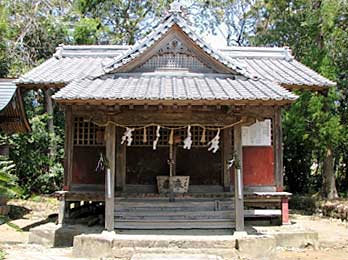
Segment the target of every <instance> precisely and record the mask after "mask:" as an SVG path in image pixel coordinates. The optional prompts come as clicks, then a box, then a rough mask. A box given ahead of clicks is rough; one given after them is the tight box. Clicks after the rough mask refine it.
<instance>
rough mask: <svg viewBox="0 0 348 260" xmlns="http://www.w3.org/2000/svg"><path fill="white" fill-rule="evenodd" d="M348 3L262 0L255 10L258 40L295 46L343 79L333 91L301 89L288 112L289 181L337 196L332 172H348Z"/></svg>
mask: <svg viewBox="0 0 348 260" xmlns="http://www.w3.org/2000/svg"><path fill="white" fill-rule="evenodd" d="M347 7H348V3H347V2H345V1H340V0H334V1H326V0H322V1H321V0H299V1H297V0H296V1H291V0H280V1H275V0H269V1H258V2H257V4H256V6H255V9H254V12H253V14H252V15H254V16H256V18H257V19H256V24H255V33H254V35H251V36H250V42H251V43H252V44H255V45H268V46H290V48H291V49H292V50H293V54H294V56H295V57H296V59H298V60H300V61H301V62H303V63H304V64H306V65H308V66H310V67H311V68H313V69H314V70H316V71H318V72H320V73H322V74H323V75H324V76H326V77H328V78H330V79H332V80H336V81H337V82H338V85H337V88H331V89H330V90H329V91H328V93H327V94H325V93H324V94H323V93H316V92H312V93H308V92H305V93H300V95H301V98H300V99H299V100H298V101H297V102H296V104H295V105H293V106H291V108H289V109H288V110H286V111H285V113H284V133H285V136H284V141H285V149H286V150H285V171H286V180H287V184H288V185H289V187H290V189H291V190H292V191H294V192H304V191H305V192H308V191H309V190H310V189H311V188H312V189H314V190H318V189H319V186H322V187H323V189H322V194H323V195H324V196H328V197H335V187H334V186H333V184H332V181H331V180H332V177H335V176H336V177H339V176H341V175H344V174H347V171H346V172H343V171H342V170H340V168H341V167H342V166H343V165H347V161H346V160H347V159H346V158H347V153H346V151H344V149H343V150H342V149H341V147H342V144H344V143H345V142H346V141H347V139H346V138H347V133H346V130H345V128H344V123H346V117H347V115H346V113H344V112H346V109H347V108H346V106H347V96H346V95H345V94H344V93H346V91H347V90H346V89H347V80H346V73H347V68H348V67H347V64H344V61H343V59H344V58H343V59H342V58H341V55H342V54H343V53H347V50H348V45H344V41H347V32H346V30H345V29H346V26H347V23H346V21H347V20H346V19H347ZM338 63H339V65H338ZM337 65H338V66H337ZM342 112H343V113H342ZM343 146H344V147H346V145H343ZM345 149H346V148H345ZM318 175H319V176H320V175H321V176H322V180H318V178H317V177H318ZM330 178H331V180H329V179H330ZM313 182H314V183H313ZM329 186H330V187H329ZM342 188H345V189H347V186H345V187H342Z"/></svg>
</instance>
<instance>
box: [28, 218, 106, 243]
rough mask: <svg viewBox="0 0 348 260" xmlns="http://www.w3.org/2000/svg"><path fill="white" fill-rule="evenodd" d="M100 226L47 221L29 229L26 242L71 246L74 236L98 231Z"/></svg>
mask: <svg viewBox="0 0 348 260" xmlns="http://www.w3.org/2000/svg"><path fill="white" fill-rule="evenodd" d="M101 230H102V228H89V227H86V226H83V225H64V226H61V225H56V224H54V223H47V224H44V225H41V226H37V227H34V228H31V229H30V230H29V238H28V242H29V243H33V244H40V245H45V246H48V247H67V246H72V245H73V241H74V237H75V236H77V235H80V234H82V233H100V232H101Z"/></svg>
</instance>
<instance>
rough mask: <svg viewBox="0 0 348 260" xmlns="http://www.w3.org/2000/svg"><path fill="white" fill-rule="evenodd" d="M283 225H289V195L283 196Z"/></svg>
mask: <svg viewBox="0 0 348 260" xmlns="http://www.w3.org/2000/svg"><path fill="white" fill-rule="evenodd" d="M281 204H282V205H281V207H282V225H289V224H291V222H290V221H289V199H288V198H287V197H283V198H282V202H281Z"/></svg>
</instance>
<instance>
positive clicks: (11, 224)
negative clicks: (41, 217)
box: [6, 222, 23, 232]
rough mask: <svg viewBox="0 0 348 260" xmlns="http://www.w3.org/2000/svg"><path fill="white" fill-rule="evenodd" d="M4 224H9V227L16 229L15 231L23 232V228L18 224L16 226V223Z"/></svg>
mask: <svg viewBox="0 0 348 260" xmlns="http://www.w3.org/2000/svg"><path fill="white" fill-rule="evenodd" d="M6 224H7V226H9V227H10V228H13V229H14V230H16V231H17V232H23V229H21V228H20V227H19V226H17V225H16V224H14V223H11V222H7V223H6Z"/></svg>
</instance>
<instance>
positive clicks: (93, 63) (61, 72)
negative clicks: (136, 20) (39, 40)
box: [16, 45, 335, 89]
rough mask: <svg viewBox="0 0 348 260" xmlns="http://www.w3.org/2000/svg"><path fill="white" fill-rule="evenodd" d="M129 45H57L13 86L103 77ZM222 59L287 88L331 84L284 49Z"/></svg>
mask: <svg viewBox="0 0 348 260" xmlns="http://www.w3.org/2000/svg"><path fill="white" fill-rule="evenodd" d="M129 48H130V47H129V46H120V45H85V46H71V45H61V46H59V47H58V48H57V52H56V54H55V56H54V57H52V58H50V59H49V60H47V61H45V62H44V63H42V64H41V65H39V66H38V67H36V68H34V69H33V70H31V71H29V72H28V73H26V74H25V75H23V76H21V77H20V78H19V79H18V80H17V81H16V83H17V84H20V85H21V86H25V85H29V86H33V85H57V87H63V86H64V85H66V84H68V83H70V82H72V81H73V80H79V79H82V78H85V77H97V76H100V75H102V74H104V73H105V72H104V68H105V66H107V65H109V66H110V64H112V62H114V61H115V58H117V57H121V55H122V53H123V52H125V51H126V50H128V49H129ZM219 52H221V53H222V54H223V55H224V56H226V57H229V58H230V59H234V60H237V61H238V62H239V64H240V65H241V66H244V67H245V68H246V69H247V70H248V71H249V72H250V73H251V74H252V75H256V76H258V77H259V78H261V79H268V80H271V81H275V82H277V83H279V84H282V85H283V86H285V87H288V88H306V87H308V88H311V87H317V88H319V89H320V88H325V87H330V86H334V85H335V83H334V82H332V81H330V80H328V79H326V78H325V77H323V76H321V75H320V74H319V73H317V72H315V71H314V70H312V69H310V68H308V67H307V66H305V65H303V64H301V63H300V62H298V61H296V60H295V59H294V58H293V57H292V55H291V52H290V50H289V49H288V48H286V47H284V48H278V47H228V48H224V49H220V50H219Z"/></svg>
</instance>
